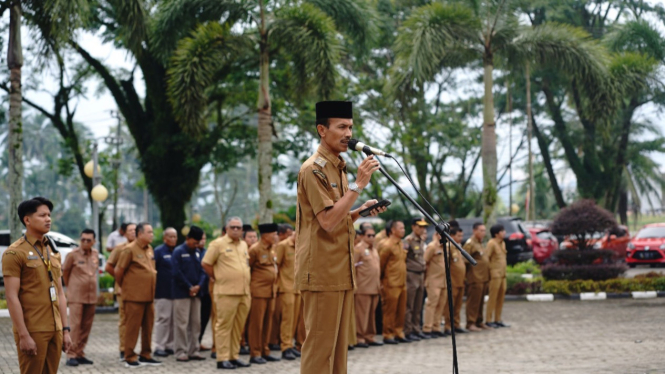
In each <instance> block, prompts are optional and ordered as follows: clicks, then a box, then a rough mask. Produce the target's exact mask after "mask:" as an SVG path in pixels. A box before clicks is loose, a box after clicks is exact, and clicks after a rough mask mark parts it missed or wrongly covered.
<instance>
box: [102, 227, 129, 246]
mask: <svg viewBox="0 0 665 374" xmlns="http://www.w3.org/2000/svg"><path fill="white" fill-rule="evenodd" d="M125 231H127V224H126V223H124V222H123V223H122V224H121V225H120V227H119V228H118V229H117V230H115V231H113V232H112V233H110V234H109V237H108V238H107V239H106V250H107V251H108V252H109V253H110V252H111V251H113V249H114V248H115V247H117V246H118V245H120V244H124V243H127V238H125Z"/></svg>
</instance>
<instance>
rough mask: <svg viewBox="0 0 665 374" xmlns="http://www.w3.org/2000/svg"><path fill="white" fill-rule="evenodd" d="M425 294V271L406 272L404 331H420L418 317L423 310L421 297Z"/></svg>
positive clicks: (415, 332)
mask: <svg viewBox="0 0 665 374" xmlns="http://www.w3.org/2000/svg"><path fill="white" fill-rule="evenodd" d="M424 296H425V273H414V272H411V271H407V272H406V315H405V320H404V333H405V334H406V335H409V334H417V333H419V332H420V318H421V315H422V312H423V298H424Z"/></svg>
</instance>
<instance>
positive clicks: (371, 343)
mask: <svg viewBox="0 0 665 374" xmlns="http://www.w3.org/2000/svg"><path fill="white" fill-rule="evenodd" d="M369 345H370V346H371V347H380V346H382V345H383V343H382V342H369Z"/></svg>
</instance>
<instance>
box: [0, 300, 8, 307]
mask: <svg viewBox="0 0 665 374" xmlns="http://www.w3.org/2000/svg"><path fill="white" fill-rule="evenodd" d="M0 309H7V300H3V299H0Z"/></svg>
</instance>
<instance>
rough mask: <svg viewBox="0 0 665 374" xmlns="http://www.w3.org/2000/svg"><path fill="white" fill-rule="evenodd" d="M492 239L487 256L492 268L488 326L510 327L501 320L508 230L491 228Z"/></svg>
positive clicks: (488, 244)
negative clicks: (505, 238)
mask: <svg viewBox="0 0 665 374" xmlns="http://www.w3.org/2000/svg"><path fill="white" fill-rule="evenodd" d="M490 235H492V239H490V240H489V242H488V243H487V256H488V257H489V263H490V265H489V267H490V285H489V293H490V297H489V300H487V318H485V320H486V321H487V325H488V326H491V327H510V326H509V325H507V324H505V323H503V321H502V320H501V312H502V311H503V299H504V298H505V297H506V266H507V265H508V264H507V262H506V254H507V253H508V252H506V242H505V241H504V240H503V239H504V237H505V236H506V230H505V229H504V228H503V225H494V226H492V227H490Z"/></svg>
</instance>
